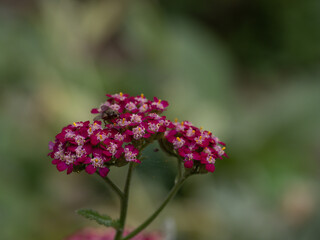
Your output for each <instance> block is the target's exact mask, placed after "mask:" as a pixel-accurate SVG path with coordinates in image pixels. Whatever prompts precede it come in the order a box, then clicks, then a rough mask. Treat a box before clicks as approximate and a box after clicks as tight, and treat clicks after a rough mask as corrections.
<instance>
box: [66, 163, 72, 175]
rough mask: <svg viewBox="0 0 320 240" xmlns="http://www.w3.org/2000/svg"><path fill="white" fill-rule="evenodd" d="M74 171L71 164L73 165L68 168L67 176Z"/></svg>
mask: <svg viewBox="0 0 320 240" xmlns="http://www.w3.org/2000/svg"><path fill="white" fill-rule="evenodd" d="M72 171H73V165H72V164H71V165H69V167H68V170H67V174H70V173H72Z"/></svg>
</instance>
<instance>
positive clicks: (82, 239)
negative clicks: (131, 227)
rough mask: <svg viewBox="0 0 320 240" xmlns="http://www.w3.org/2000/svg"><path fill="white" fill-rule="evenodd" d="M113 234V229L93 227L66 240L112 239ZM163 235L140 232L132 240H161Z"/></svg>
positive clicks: (126, 232)
mask: <svg viewBox="0 0 320 240" xmlns="http://www.w3.org/2000/svg"><path fill="white" fill-rule="evenodd" d="M128 233H129V231H125V234H124V235H127V234H128ZM114 236H115V231H114V230H105V229H94V228H86V229H83V230H81V231H79V232H77V233H74V234H73V235H72V236H70V237H68V238H67V239H66V240H113V239H114ZM161 239H163V237H162V236H161V234H160V233H140V234H138V235H137V236H135V237H133V238H132V240H161Z"/></svg>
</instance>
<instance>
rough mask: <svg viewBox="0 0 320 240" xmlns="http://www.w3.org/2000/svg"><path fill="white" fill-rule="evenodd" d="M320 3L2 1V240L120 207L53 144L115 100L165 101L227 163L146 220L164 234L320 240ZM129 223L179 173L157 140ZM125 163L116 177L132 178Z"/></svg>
mask: <svg viewBox="0 0 320 240" xmlns="http://www.w3.org/2000/svg"><path fill="white" fill-rule="evenodd" d="M319 67H320V2H319V1H316V0H305V1H295V0H291V1H287V0H260V1H252V0H241V1H240V0H216V1H205V0H198V1H191V0H171V1H165V0H109V1H107V0H82V1H80V0H77V1H76V0H72V1H71V0H63V1H62V0H61V1H58V0H57V1H53V0H52V1H44V0H43V1H35V0H25V1H19V0H15V1H12V0H2V1H1V3H0V84H1V85H0V159H1V162H0V163H1V168H0V239H2V240H16V239H32V240H38V239H39V240H40V239H48V240H56V239H63V238H64V237H66V236H68V235H70V234H72V233H73V232H74V231H77V230H78V229H80V228H82V227H85V226H97V225H96V224H94V223H91V222H90V221H87V220H84V219H82V218H81V217H80V216H77V215H76V214H75V210H76V209H78V208H82V207H89V208H93V209H97V210H100V211H101V212H103V213H107V214H110V215H111V216H113V217H117V211H118V207H119V204H118V202H117V197H116V196H115V195H114V194H113V193H112V192H110V191H109V190H108V189H107V188H106V186H105V185H104V183H103V182H102V181H101V180H100V179H99V178H97V177H90V176H88V175H87V174H71V175H68V176H67V175H66V174H65V173H59V172H58V171H57V170H56V169H55V167H54V166H53V165H52V164H51V163H50V159H49V158H48V157H47V156H46V154H47V153H48V142H49V141H50V140H52V139H54V136H55V134H57V133H58V132H59V131H60V130H61V128H62V127H63V126H65V125H67V124H69V123H71V122H73V121H80V120H87V119H92V116H91V115H90V110H91V108H92V107H95V106H98V105H99V104H100V103H101V102H103V101H104V100H105V97H104V94H106V93H117V92H120V91H122V92H126V93H129V94H131V95H139V94H140V93H144V94H145V95H146V96H147V97H148V98H152V97H153V96H157V97H159V98H161V99H166V100H168V101H169V103H170V106H169V109H168V111H167V112H166V114H167V115H168V117H169V118H170V119H171V120H173V119H174V118H175V117H177V118H178V119H179V120H189V121H191V122H193V123H194V124H195V125H197V126H199V127H200V126H203V127H204V128H205V129H208V130H211V131H212V132H213V133H214V134H215V135H217V136H218V137H219V138H220V139H221V140H223V141H225V142H226V143H227V153H228V154H229V156H230V158H229V159H225V160H221V161H218V162H217V164H216V166H217V167H216V172H215V173H214V174H208V175H203V176H195V177H194V178H193V179H192V178H191V179H190V180H189V181H187V182H186V184H185V186H184V187H183V188H182V189H181V191H180V192H179V194H178V195H177V196H176V198H175V200H174V201H173V202H171V203H170V205H169V206H168V208H167V209H165V211H164V212H163V213H162V214H161V216H160V217H159V218H158V219H157V220H156V221H155V222H154V223H153V224H152V225H151V226H150V227H149V230H152V229H159V230H163V231H165V232H169V233H170V234H171V238H168V239H167V240H211V239H219V240H229V239H230V240H231V239H237V240H241V239H245V240H250V239H252V240H253V239H255V240H257V239H259V240H260V239H266V240H267V239H275V240H277V239H291V240H295V239H304V240H309V239H310V240H311V239H319V236H320V228H319V226H320V207H319V206H320V205H319V204H320V187H319V180H320V177H319V176H320V162H319V161H320V146H319V143H320V124H319V123H320V110H319V109H320V108H319V104H320V81H319V77H320V68H319ZM146 156H147V157H148V159H147V160H146V161H145V162H144V163H143V164H141V166H140V167H139V168H138V169H137V172H136V174H135V176H134V179H133V185H134V186H133V188H132V191H131V199H130V206H129V219H128V224H129V226H131V227H134V226H137V225H138V224H139V223H140V222H141V221H142V220H144V219H145V218H146V217H147V216H148V214H149V213H151V212H152V210H153V209H155V208H156V207H157V206H158V204H159V203H160V202H161V200H162V199H163V198H164V196H165V195H166V193H167V192H168V190H169V188H170V186H171V184H172V182H173V178H174V171H175V169H174V166H173V165H172V164H171V159H170V158H168V157H167V156H165V155H164V154H162V153H161V152H157V153H155V152H153V151H152V148H149V149H147V151H146ZM124 174H125V172H124V169H112V171H111V173H110V176H111V178H113V179H115V181H116V182H117V183H119V184H120V185H121V184H122V183H123V180H122V179H123V177H124Z"/></svg>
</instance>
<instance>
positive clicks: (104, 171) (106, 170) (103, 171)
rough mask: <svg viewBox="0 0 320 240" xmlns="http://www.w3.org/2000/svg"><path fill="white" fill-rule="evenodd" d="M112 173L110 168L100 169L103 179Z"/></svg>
mask: <svg viewBox="0 0 320 240" xmlns="http://www.w3.org/2000/svg"><path fill="white" fill-rule="evenodd" d="M109 171H110V169H109V168H100V169H99V174H100V176H101V177H106V176H107V175H108V172H109Z"/></svg>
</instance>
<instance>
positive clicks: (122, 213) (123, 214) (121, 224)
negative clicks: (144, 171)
mask: <svg viewBox="0 0 320 240" xmlns="http://www.w3.org/2000/svg"><path fill="white" fill-rule="evenodd" d="M132 170H133V162H131V163H130V164H129V169H128V174H127V179H126V184H125V186H124V192H123V197H122V198H121V211H120V219H119V228H118V230H117V233H116V236H115V238H114V239H115V240H120V239H121V238H122V234H123V231H124V226H125V222H126V217H127V211H128V200H129V189H130V182H131V176H132Z"/></svg>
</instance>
